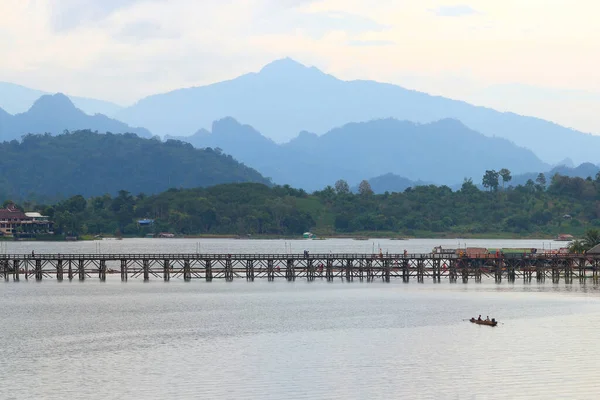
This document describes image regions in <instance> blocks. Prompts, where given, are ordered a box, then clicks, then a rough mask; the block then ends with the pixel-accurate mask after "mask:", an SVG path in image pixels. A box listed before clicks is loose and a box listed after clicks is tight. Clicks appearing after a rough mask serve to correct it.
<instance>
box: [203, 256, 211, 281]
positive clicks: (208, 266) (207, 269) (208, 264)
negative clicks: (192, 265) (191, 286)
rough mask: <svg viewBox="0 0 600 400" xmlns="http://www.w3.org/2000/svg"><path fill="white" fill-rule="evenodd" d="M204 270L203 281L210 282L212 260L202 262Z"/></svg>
mask: <svg viewBox="0 0 600 400" xmlns="http://www.w3.org/2000/svg"><path fill="white" fill-rule="evenodd" d="M204 269H205V273H204V275H205V279H206V282H211V281H212V280H213V271H212V260H205V261H204Z"/></svg>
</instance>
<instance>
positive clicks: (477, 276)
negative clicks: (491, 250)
mask: <svg viewBox="0 0 600 400" xmlns="http://www.w3.org/2000/svg"><path fill="white" fill-rule="evenodd" d="M483 264H484V261H483V260H475V261H473V265H474V275H475V283H481V270H482V269H483Z"/></svg>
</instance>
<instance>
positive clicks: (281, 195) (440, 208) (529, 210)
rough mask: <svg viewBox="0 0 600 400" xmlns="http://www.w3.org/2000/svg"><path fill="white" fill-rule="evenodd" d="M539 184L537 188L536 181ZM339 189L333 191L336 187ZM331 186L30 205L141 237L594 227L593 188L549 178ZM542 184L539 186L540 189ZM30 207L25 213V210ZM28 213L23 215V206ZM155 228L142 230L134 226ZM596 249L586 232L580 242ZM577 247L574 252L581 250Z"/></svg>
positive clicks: (79, 223)
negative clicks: (356, 190)
mask: <svg viewBox="0 0 600 400" xmlns="http://www.w3.org/2000/svg"><path fill="white" fill-rule="evenodd" d="M538 185H539V184H538ZM338 186H340V185H338ZM342 186H343V187H341V189H342V190H339V192H338V191H336V190H335V189H334V188H333V187H331V186H328V187H326V188H324V189H323V190H321V191H316V192H314V193H312V194H307V193H306V192H305V191H303V190H298V189H294V188H292V187H289V186H287V185H286V186H275V187H269V186H266V185H263V184H254V183H240V184H226V185H217V186H212V187H209V188H196V189H169V190H167V191H165V192H163V193H160V194H156V195H143V194H139V195H133V194H131V193H130V192H128V191H124V190H122V191H119V192H118V194H117V195H116V196H115V197H112V196H110V195H103V196H97V197H91V198H88V199H87V200H86V199H84V198H83V197H82V196H80V195H77V196H74V197H71V198H68V199H66V200H63V201H60V202H58V203H56V204H54V205H51V206H44V205H39V204H37V205H36V204H35V202H30V204H29V207H32V208H34V209H35V210H37V211H40V212H41V213H43V214H45V215H48V216H50V217H51V219H52V220H53V221H54V222H55V231H57V232H58V233H68V232H75V233H88V234H99V233H111V234H112V233H114V232H119V233H122V234H125V235H140V236H142V235H145V234H147V233H157V232H165V231H168V232H172V233H177V234H187V235H196V234H239V235H246V234H259V235H261V234H262V235H299V234H301V233H303V232H306V231H309V230H317V231H318V232H323V233H338V234H344V233H353V232H401V233H402V234H404V235H410V234H442V233H445V234H456V235H458V234H488V235H490V234H491V235H494V234H507V233H510V234H516V235H523V234H532V233H542V234H545V235H549V234H557V233H572V234H578V233H583V231H584V230H585V229H587V228H589V227H591V226H595V227H597V226H600V181H598V180H592V179H589V180H588V179H581V178H569V177H564V176H560V175H557V176H555V177H553V179H552V183H551V184H550V186H549V188H548V190H545V191H544V190H538V188H536V186H535V184H534V183H533V181H532V182H530V183H528V184H527V185H525V186H521V185H519V186H517V187H509V188H507V189H506V190H505V191H502V192H497V193H495V192H487V191H481V190H479V189H478V188H477V187H476V186H475V185H474V184H473V182H472V181H471V180H469V179H465V181H464V183H463V185H462V187H461V189H460V190H457V191H452V190H451V189H450V188H448V187H447V186H434V185H429V186H417V187H415V188H408V189H406V190H405V191H404V192H402V193H386V194H381V195H375V194H370V193H367V192H365V193H363V194H362V195H361V194H353V193H351V192H349V191H348V192H346V191H345V190H344V189H345V185H342ZM538 187H539V186H538ZM29 207H28V208H29ZM29 209H30V208H29ZM144 218H150V219H153V220H154V224H153V225H152V226H151V227H150V228H148V227H144V228H142V227H140V226H138V224H137V221H138V220H139V219H144ZM597 243H600V232H599V231H598V230H588V233H587V234H586V236H585V237H584V239H583V240H582V242H581V243H579V242H577V243H575V245H577V246H579V245H581V246H582V249H583V250H585V249H589V248H591V247H593V246H594V245H595V244H597ZM583 250H581V251H583Z"/></svg>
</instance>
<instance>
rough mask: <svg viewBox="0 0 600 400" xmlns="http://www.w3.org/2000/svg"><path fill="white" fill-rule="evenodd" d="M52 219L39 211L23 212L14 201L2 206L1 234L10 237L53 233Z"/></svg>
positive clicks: (0, 210) (0, 209)
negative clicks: (4, 206)
mask: <svg viewBox="0 0 600 400" xmlns="http://www.w3.org/2000/svg"><path fill="white" fill-rule="evenodd" d="M52 225H53V223H52V221H50V220H49V219H48V217H47V216H45V215H42V214H40V213H39V212H23V211H22V210H20V209H19V208H18V207H17V206H16V205H15V204H14V203H10V204H8V205H7V206H6V208H0V235H1V236H9V237H33V236H36V235H44V234H46V235H52V234H54V232H53V231H52Z"/></svg>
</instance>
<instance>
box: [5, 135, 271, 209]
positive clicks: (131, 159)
mask: <svg viewBox="0 0 600 400" xmlns="http://www.w3.org/2000/svg"><path fill="white" fill-rule="evenodd" d="M0 160H2V168H0V199H4V200H6V199H12V200H15V201H16V200H18V199H28V200H36V199H37V201H53V200H56V199H60V198H64V197H67V196H71V195H76V194H81V195H83V196H86V197H87V196H93V195H103V194H106V193H109V194H113V195H114V194H116V193H117V191H119V190H122V189H123V190H127V191H129V192H132V193H133V194H138V193H145V194H151V193H159V192H162V191H164V190H167V189H169V188H195V187H203V186H213V185H217V184H222V183H235V182H257V183H263V184H267V185H269V184H270V182H269V181H268V180H267V179H265V178H264V177H263V176H261V175H260V173H258V172H257V171H255V170H253V169H251V168H248V167H246V166H245V165H242V164H240V163H239V162H237V161H236V160H234V159H233V158H232V157H231V156H227V155H224V154H220V153H219V152H216V151H213V150H200V149H194V148H193V147H192V145H190V144H188V143H183V142H178V141H172V140H171V141H167V142H161V141H160V140H157V139H142V138H140V137H138V136H136V135H134V134H125V135H115V134H98V133H93V132H90V131H76V132H72V133H70V134H62V135H57V136H50V135H30V136H26V137H25V138H24V139H23V141H22V142H21V143H15V142H4V143H0Z"/></svg>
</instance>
